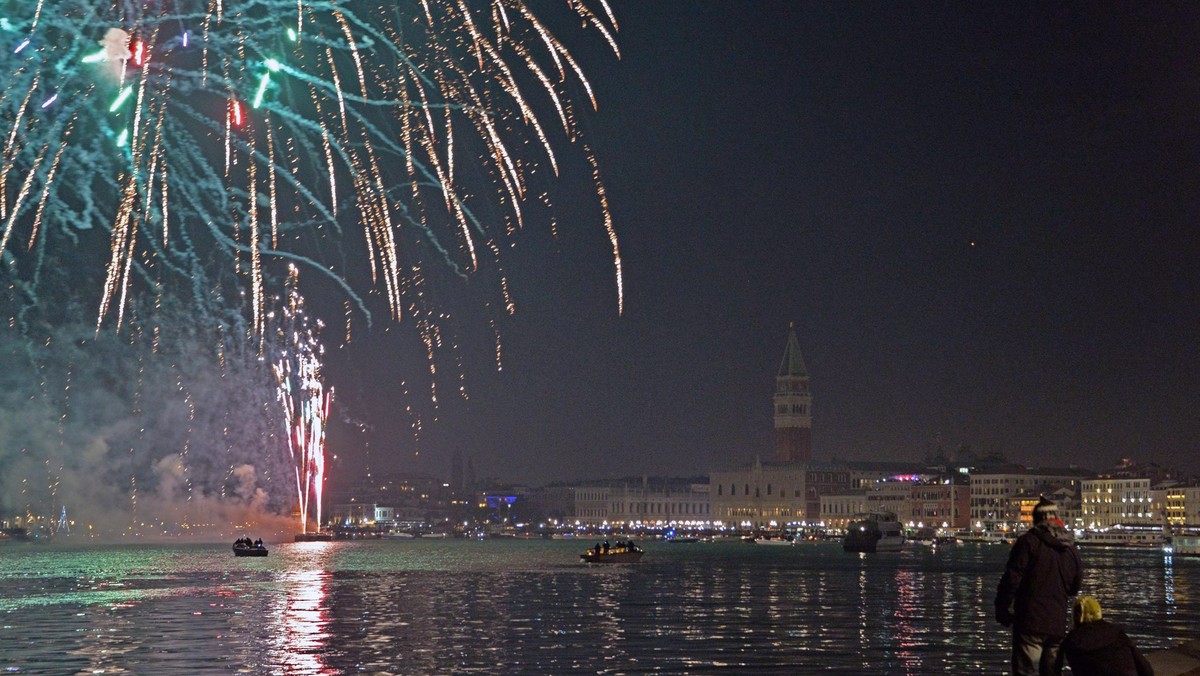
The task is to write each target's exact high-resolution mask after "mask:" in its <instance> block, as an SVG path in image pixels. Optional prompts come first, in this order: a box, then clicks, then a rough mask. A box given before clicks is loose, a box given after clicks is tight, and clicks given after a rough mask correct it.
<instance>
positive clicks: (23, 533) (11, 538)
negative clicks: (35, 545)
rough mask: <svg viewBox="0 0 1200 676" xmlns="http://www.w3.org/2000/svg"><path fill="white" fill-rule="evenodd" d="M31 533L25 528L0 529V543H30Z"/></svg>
mask: <svg viewBox="0 0 1200 676" xmlns="http://www.w3.org/2000/svg"><path fill="white" fill-rule="evenodd" d="M29 540H30V537H29V531H27V530H25V529H24V528H0V542H28V541H29Z"/></svg>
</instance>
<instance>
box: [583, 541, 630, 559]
mask: <svg viewBox="0 0 1200 676" xmlns="http://www.w3.org/2000/svg"><path fill="white" fill-rule="evenodd" d="M645 553H646V552H645V550H643V549H642V548H641V547H638V546H637V545H635V544H634V543H632V542H618V543H617V546H615V547H609V546H607V543H605V545H604V546H601V545H599V544H597V545H596V546H595V547H592V548H590V549H585V550H583V553H582V554H580V555H579V558H580V559H581V560H582V561H583V562H584V563H637V562H638V561H641V560H642V555H643V554H645Z"/></svg>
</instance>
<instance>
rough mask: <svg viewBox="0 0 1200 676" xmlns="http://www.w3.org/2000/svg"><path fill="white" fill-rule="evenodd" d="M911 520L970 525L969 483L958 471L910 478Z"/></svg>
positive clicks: (935, 524)
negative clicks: (943, 475)
mask: <svg viewBox="0 0 1200 676" xmlns="http://www.w3.org/2000/svg"><path fill="white" fill-rule="evenodd" d="M911 490H912V498H911V503H912V513H911V514H910V515H909V517H910V519H911V520H912V521H915V522H916V523H917V524H918V525H922V524H923V525H925V526H930V527H936V528H968V527H970V525H971V484H970V480H969V479H968V478H967V477H966V476H963V475H961V474H957V473H955V474H951V475H947V476H945V477H943V478H939V479H932V480H923V481H914V482H913V484H912V489H911Z"/></svg>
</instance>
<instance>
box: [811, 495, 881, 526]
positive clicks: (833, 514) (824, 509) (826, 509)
mask: <svg viewBox="0 0 1200 676" xmlns="http://www.w3.org/2000/svg"><path fill="white" fill-rule="evenodd" d="M868 511H869V510H868V508H867V493H866V491H855V492H853V493H842V494H827V495H822V496H821V512H820V521H821V523H823V524H825V527H826V528H840V529H845V528H846V527H847V526H849V525H850V522H851V521H854V520H855V516H856V515H861V514H865V513H867V512H868Z"/></svg>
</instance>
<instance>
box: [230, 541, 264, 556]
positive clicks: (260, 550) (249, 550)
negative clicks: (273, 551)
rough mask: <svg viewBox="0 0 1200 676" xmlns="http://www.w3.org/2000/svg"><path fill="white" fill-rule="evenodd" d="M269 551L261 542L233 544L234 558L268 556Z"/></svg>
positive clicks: (238, 542)
mask: <svg viewBox="0 0 1200 676" xmlns="http://www.w3.org/2000/svg"><path fill="white" fill-rule="evenodd" d="M267 551H268V550H267V548H266V547H265V546H264V545H263V544H262V541H261V540H260V541H259V542H258V543H257V544H250V543H249V541H247V540H238V541H237V542H235V543H233V555H234V556H266V555H267Z"/></svg>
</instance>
